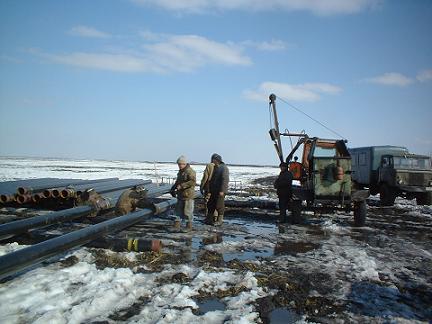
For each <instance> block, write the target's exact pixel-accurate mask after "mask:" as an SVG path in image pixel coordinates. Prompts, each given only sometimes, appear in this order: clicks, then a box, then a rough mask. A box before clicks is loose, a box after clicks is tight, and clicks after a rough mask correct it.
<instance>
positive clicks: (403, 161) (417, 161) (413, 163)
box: [393, 156, 431, 170]
mask: <svg viewBox="0 0 432 324" xmlns="http://www.w3.org/2000/svg"><path fill="white" fill-rule="evenodd" d="M393 163H394V167H395V169H417V170H429V169H430V168H431V161H430V159H426V158H415V157H403V156H395V157H394V158H393Z"/></svg>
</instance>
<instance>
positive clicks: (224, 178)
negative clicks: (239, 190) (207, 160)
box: [207, 153, 229, 226]
mask: <svg viewBox="0 0 432 324" xmlns="http://www.w3.org/2000/svg"><path fill="white" fill-rule="evenodd" d="M211 162H212V163H213V164H214V165H215V166H214V171H213V176H212V178H211V180H210V183H209V189H210V199H209V202H208V204H207V207H208V211H207V213H208V215H209V218H210V224H212V225H219V226H220V225H222V224H223V217H224V213H225V196H226V194H227V193H228V184H229V170H228V167H227V166H226V165H225V163H224V162H223V161H222V157H221V156H220V155H219V154H216V153H215V154H213V155H212V157H211ZM215 211H217V216H216V217H214V216H213V215H214V212H215ZM215 218H216V219H215Z"/></svg>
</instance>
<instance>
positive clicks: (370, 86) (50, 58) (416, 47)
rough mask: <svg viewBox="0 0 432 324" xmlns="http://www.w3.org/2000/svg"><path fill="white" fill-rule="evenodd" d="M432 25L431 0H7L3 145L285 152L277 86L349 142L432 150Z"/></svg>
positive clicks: (98, 150)
mask: <svg viewBox="0 0 432 324" xmlns="http://www.w3.org/2000/svg"><path fill="white" fill-rule="evenodd" d="M431 32H432V1H428V0H416V1H404V0H394V1H389V0H323V1H315V0H304V1H299V0H267V1H260V0H250V1H246V0H231V1H227V0H213V1H210V0H177V1H176V0H159V1H157V0H103V1H102V0H92V1H84V0H76V1H54V0H52V1H48V0H42V1H12V0H3V1H1V2H0V155H3V156H40V157H66V158H86V159H113V160H134V161H136V160H146V161H153V160H157V161H173V160H175V159H176V158H177V156H179V155H181V154H184V155H186V156H187V157H188V158H189V159H190V160H192V161H198V162H205V161H207V160H208V159H209V157H210V155H211V154H212V153H214V152H218V153H220V154H221V155H222V156H223V157H224V160H225V161H226V162H227V163H240V164H242V163H243V164H277V163H278V158H277V156H276V153H275V151H274V148H273V146H272V142H271V140H270V138H269V136H268V129H269V110H268V95H269V94H270V93H272V92H274V93H275V94H276V95H278V96H279V97H281V98H284V99H285V100H287V101H288V102H290V103H291V104H293V105H295V106H296V107H298V108H300V109H301V110H302V111H304V112H305V113H307V114H309V115H311V116H313V117H314V118H316V119H318V120H320V121H321V122H323V123H325V124H326V125H328V126H329V127H330V128H332V129H334V130H336V131H337V132H338V133H340V134H342V135H343V137H345V138H346V139H348V141H349V143H348V145H349V146H350V147H357V146H371V145H400V146H406V147H408V148H409V149H410V151H412V152H415V153H421V154H432V127H431V124H432V123H431V121H432V37H431ZM277 104H278V112H279V120H280V124H281V128H282V129H285V128H288V129H289V130H290V131H301V130H305V131H306V133H308V134H309V135H310V136H317V137H323V138H334V137H335V135H334V134H332V133H329V132H328V131H327V130H326V129H324V128H323V127H321V126H319V125H318V124H316V123H314V122H313V121H312V120H310V119H308V118H306V117H305V116H304V115H302V114H300V113H299V112H297V111H296V110H294V109H292V108H291V107H290V106H288V105H286V104H285V103H283V102H282V101H280V100H279V101H277ZM284 145H285V152H286V151H288V149H289V142H288V141H285V142H284Z"/></svg>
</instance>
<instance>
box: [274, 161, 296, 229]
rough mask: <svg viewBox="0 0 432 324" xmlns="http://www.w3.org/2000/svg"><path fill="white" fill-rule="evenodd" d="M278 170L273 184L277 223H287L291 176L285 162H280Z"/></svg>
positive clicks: (290, 195)
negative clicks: (276, 199) (277, 206)
mask: <svg viewBox="0 0 432 324" xmlns="http://www.w3.org/2000/svg"><path fill="white" fill-rule="evenodd" d="M279 168H280V170H281V171H280V174H279V176H278V177H277V179H276V181H275V183H274V187H275V189H276V191H277V195H278V198H279V222H281V223H286V222H287V221H288V218H287V210H288V208H289V205H290V201H291V198H292V182H293V175H292V173H291V172H290V171H289V170H288V164H286V163H285V162H282V163H281V164H280V165H279Z"/></svg>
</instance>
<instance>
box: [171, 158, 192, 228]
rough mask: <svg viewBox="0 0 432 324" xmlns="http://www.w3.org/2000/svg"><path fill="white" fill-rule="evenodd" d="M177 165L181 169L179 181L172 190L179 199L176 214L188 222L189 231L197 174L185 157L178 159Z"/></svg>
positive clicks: (178, 175) (178, 176) (178, 174)
mask: <svg viewBox="0 0 432 324" xmlns="http://www.w3.org/2000/svg"><path fill="white" fill-rule="evenodd" d="M177 165H178V167H179V172H178V173H177V180H176V182H175V183H174V185H173V187H172V188H171V193H172V195H173V196H176V197H177V205H176V209H175V213H176V215H177V216H178V217H180V218H181V219H185V220H186V221H187V223H186V227H187V228H188V230H191V229H192V222H193V213H194V198H195V185H196V173H195V171H194V170H193V169H192V168H191V166H190V165H189V163H188V162H187V159H186V157H184V156H180V157H179V158H178V159H177Z"/></svg>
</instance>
